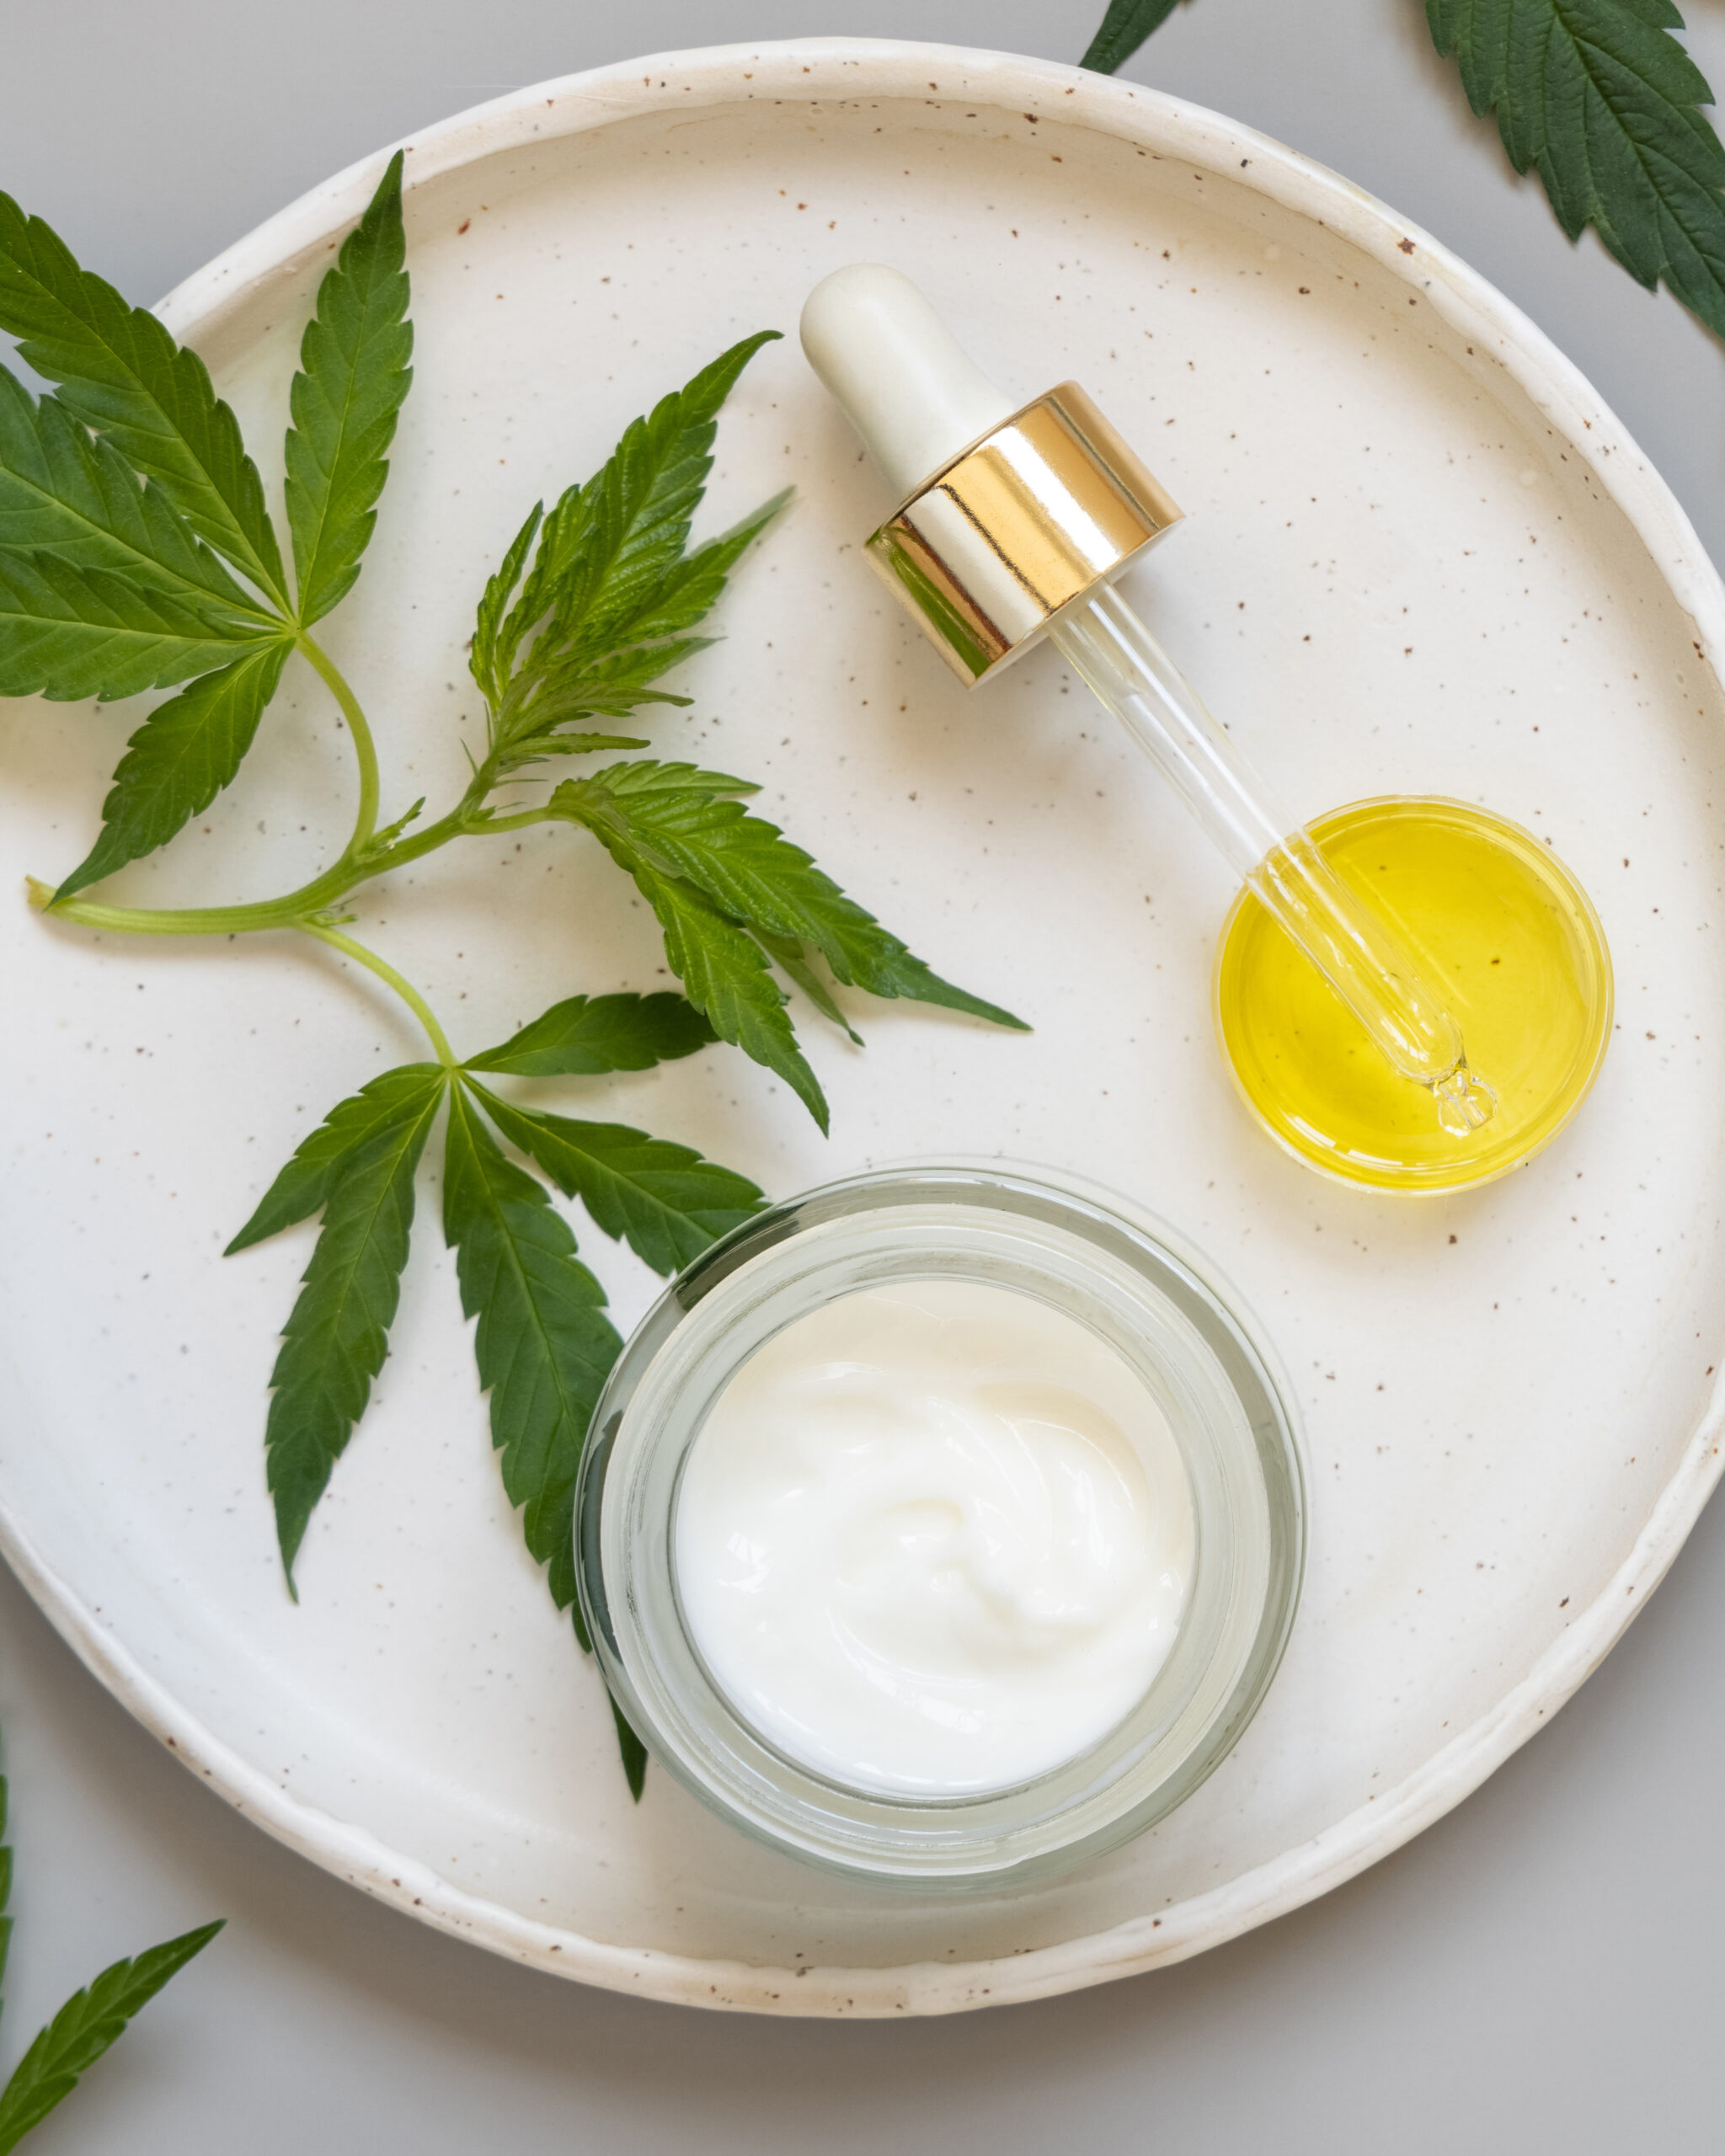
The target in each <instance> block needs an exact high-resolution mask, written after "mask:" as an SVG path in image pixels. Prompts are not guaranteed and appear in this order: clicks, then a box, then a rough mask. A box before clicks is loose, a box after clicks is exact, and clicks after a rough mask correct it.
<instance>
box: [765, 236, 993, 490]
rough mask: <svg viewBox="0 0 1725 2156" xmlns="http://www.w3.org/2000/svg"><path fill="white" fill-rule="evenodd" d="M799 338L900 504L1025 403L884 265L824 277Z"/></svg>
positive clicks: (909, 285)
mask: <svg viewBox="0 0 1725 2156" xmlns="http://www.w3.org/2000/svg"><path fill="white" fill-rule="evenodd" d="M802 337H803V350H804V352H805V353H806V354H807V355H808V358H809V366H812V367H813V368H814V371H815V372H816V374H818V375H819V376H820V379H821V380H822V382H825V384H826V387H828V389H829V390H830V391H831V392H832V395H833V397H834V398H835V400H836V402H837V403H838V404H839V406H840V408H841V410H842V411H843V412H844V414H845V416H846V419H849V421H850V422H851V424H852V426H853V427H854V428H855V429H856V430H857V433H858V434H859V435H861V436H862V437H863V447H864V448H865V449H867V451H868V453H869V455H870V456H872V457H873V459H874V462H875V463H876V464H877V465H878V466H879V468H880V471H881V472H882V473H883V474H884V477H885V478H886V480H887V483H888V484H889V486H890V487H891V488H892V490H893V493H894V495H895V497H897V498H899V499H903V498H904V497H905V496H906V495H908V494H914V493H915V492H916V490H917V489H918V488H920V487H921V484H922V483H923V481H924V480H925V479H928V478H932V477H933V475H934V474H935V473H936V472H938V471H940V470H941V469H942V467H943V466H945V465H948V464H950V463H951V462H952V461H953V458H954V457H955V456H957V455H958V454H959V451H960V450H963V449H968V448H969V446H970V444H971V443H972V442H974V441H975V440H978V439H979V437H980V436H981V435H985V434H991V433H992V432H993V431H994V430H995V429H996V427H997V426H999V425H1001V423H1002V422H1003V421H1005V420H1007V419H1011V418H1012V414H1013V413H1014V412H1016V411H1017V409H1018V407H1019V405H1020V403H1023V399H1022V398H1011V397H1008V396H1007V394H1006V392H1005V391H1004V390H1000V389H996V387H995V386H994V384H993V383H992V382H991V381H990V380H989V378H988V376H986V375H985V374H984V373H983V371H982V370H981V369H980V367H979V366H977V365H976V364H975V361H974V360H972V359H971V358H970V357H969V355H968V354H967V353H966V352H964V350H963V349H962V348H961V347H960V345H959V341H958V339H957V338H955V337H954V336H953V333H952V331H951V330H950V329H948V328H947V326H946V324H945V323H943V321H942V320H941V318H940V317H939V316H938V315H937V313H936V312H935V311H934V309H933V308H932V307H931V306H930V305H929V303H928V302H927V300H926V299H925V298H924V297H923V296H922V294H921V292H920V291H918V290H917V289H916V286H915V285H913V284H912V283H911V280H910V279H909V278H908V277H906V276H905V275H904V274H903V273H902V272H901V271H900V270H889V269H888V268H887V267H886V266H885V264H884V263H879V262H853V263H852V264H850V266H849V267H848V268H847V269H844V270H834V271H833V273H832V275H830V277H823V278H822V280H820V283H819V284H818V285H817V286H815V287H814V291H812V292H810V293H809V297H808V299H807V300H806V301H805V302H804V307H803V322H802Z"/></svg>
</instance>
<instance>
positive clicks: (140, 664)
mask: <svg viewBox="0 0 1725 2156" xmlns="http://www.w3.org/2000/svg"><path fill="white" fill-rule="evenodd" d="M270 640H271V639H270V638H269V637H268V636H267V635H260V634H259V631H258V630H257V629H256V628H255V627H252V626H251V625H249V624H248V623H245V622H238V621H236V620H234V619H233V618H232V616H222V615H221V614H219V613H217V612H216V611H215V609H214V607H213V606H211V605H209V604H208V603H207V602H206V604H203V605H197V604H194V603H192V602H190V601H189V600H184V599H181V598H179V597H177V596H175V595H173V594H171V593H169V592H167V591H163V590H158V589H157V588H155V587H154V586H152V585H151V584H143V583H140V582H136V581H134V580H133V579H131V578H128V577H122V576H116V575H115V574H113V573H112V572H111V571H109V570H108V569H104V568H80V567H78V566H77V565H76V564H75V563H72V562H69V561H67V559H66V558H65V557H64V556H63V555H60V554H48V553H39V554H34V555H29V554H4V555H0V696H48V697H51V698H53V699H54V700H55V701H56V702H61V703H70V702H82V700H83V698H85V697H86V696H99V697H101V698H102V699H103V700H104V702H107V701H109V700H111V699H113V698H115V697H119V696H137V695H138V694H140V693H141V691H143V690H145V689H166V688H170V687H172V686H173V685H174V683H175V682H177V681H184V680H190V677H191V676H192V675H195V674H208V673H211V672H213V670H215V669H216V667H218V666H225V665H226V664H227V663H228V662H229V660H231V659H236V658H238V657H241V656H243V655H244V654H248V653H252V652H257V651H259V650H261V649H263V648H264V646H265V644H266V643H268V642H270Z"/></svg>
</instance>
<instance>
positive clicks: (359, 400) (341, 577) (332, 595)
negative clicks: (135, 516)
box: [287, 150, 414, 625]
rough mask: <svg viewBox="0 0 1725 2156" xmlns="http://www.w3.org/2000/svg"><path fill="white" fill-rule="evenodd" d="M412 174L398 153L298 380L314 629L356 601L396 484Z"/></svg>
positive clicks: (296, 481) (322, 306) (299, 557)
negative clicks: (405, 206) (389, 485)
mask: <svg viewBox="0 0 1725 2156" xmlns="http://www.w3.org/2000/svg"><path fill="white" fill-rule="evenodd" d="M401 168H402V152H400V151H399V150H398V151H397V152H396V153H395V155H394V157H392V158H391V159H390V162H389V169H388V170H387V172H386V173H384V175H383V179H382V184H381V185H380V186H379V188H378V189H377V193H376V194H375V195H373V196H372V198H371V203H370V205H369V206H368V207H367V209H366V214H365V216H363V217H361V218H360V221H359V223H358V225H357V226H356V227H355V229H354V230H353V231H352V232H350V233H349V234H348V237H347V238H346V239H345V241H344V243H343V244H342V249H341V253H340V256H339V259H338V260H337V263H336V266H335V267H334V269H333V270H331V271H330V272H329V273H328V275H327V276H326V277H325V278H324V280H323V285H322V286H321V288H320V289H319V291H318V312H317V316H316V318H315V319H314V320H313V321H312V323H310V325H309V326H308V327H307V330H306V335H305V341H304V344H302V347H301V350H300V371H299V372H298V373H297V374H296V376H294V378H293V389H292V392H291V405H292V410H293V420H294V423H293V426H292V428H291V430H289V433H288V437H287V520H288V523H289V526H291V530H292V532H293V563H294V574H295V576H296V579H297V580H298V584H299V595H300V608H299V611H300V619H301V621H302V622H305V623H307V625H309V624H310V623H311V622H316V621H319V620H321V619H322V617H323V616H324V615H325V614H327V613H328V611H329V610H330V608H331V607H332V606H336V605H338V604H339V602H340V601H341V600H343V599H344V598H345V597H346V596H347V594H348V593H349V592H350V590H352V588H353V585H354V582H355V579H356V578H357V577H358V575H359V574H360V555H361V554H363V553H364V552H365V551H366V545H367V543H368V542H369V541H370V539H371V528H372V526H374V525H375V524H376V522H377V515H376V511H375V506H374V505H375V504H376V502H377V498H378V496H379V495H380V494H382V492H383V483H384V481H385V480H386V479H387V478H388V476H389V466H388V464H387V462H386V461H385V456H384V452H385V451H387V449H388V447H389V445H390V443H391V441H392V440H393V439H394V435H395V423H396V419H397V417H398V414H399V413H400V411H401V408H402V403H403V399H404V398H406V396H407V393H408V388H409V384H410V383H411V382H412V381H413V378H414V377H413V370H412V368H411V367H409V365H408V355H409V353H410V352H411V351H412V350H413V348H414V333H413V330H412V329H411V328H409V324H408V323H407V322H406V320H405V319H404V318H405V316H406V314H407V309H408V280H407V273H406V271H405V270H404V269H403V266H402V265H403V263H404V262H405V260H406V259H407V241H406V237H405V236H404V234H403V231H402V216H401Z"/></svg>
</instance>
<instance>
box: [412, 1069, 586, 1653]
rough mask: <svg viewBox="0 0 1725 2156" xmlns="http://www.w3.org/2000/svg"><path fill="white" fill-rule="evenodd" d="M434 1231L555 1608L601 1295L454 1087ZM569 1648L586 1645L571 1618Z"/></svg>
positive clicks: (538, 1194)
mask: <svg viewBox="0 0 1725 2156" xmlns="http://www.w3.org/2000/svg"><path fill="white" fill-rule="evenodd" d="M443 1232H444V1238H445V1240H446V1241H447V1242H448V1243H449V1244H450V1245H451V1246H452V1247H453V1249H454V1250H455V1252H456V1268H457V1274H458V1277H459V1278H460V1281H461V1290H462V1310H464V1311H465V1312H466V1314H467V1315H468V1316H469V1317H476V1318H478V1321H479V1323H478V1331H477V1333H476V1335H475V1341H474V1350H475V1353H476V1354H477V1356H478V1364H479V1383H480V1385H482V1387H483V1388H485V1389H486V1390H489V1393H490V1395H491V1441H492V1443H493V1444H494V1446H495V1447H496V1448H497V1450H498V1452H499V1454H500V1455H501V1464H502V1468H503V1486H504V1489H505V1492H507V1494H508V1497H509V1501H510V1503H511V1504H512V1505H515V1506H516V1507H518V1508H521V1515H522V1518H521V1526H522V1531H523V1534H525V1536H526V1544H527V1548H528V1550H530V1551H531V1554H532V1556H534V1557H535V1558H536V1559H537V1561H538V1562H539V1563H540V1564H542V1565H545V1566H548V1567H549V1569H550V1579H549V1585H550V1588H551V1593H552V1596H553V1599H554V1600H555V1602H556V1604H557V1606H558V1609H571V1608H572V1606H573V1604H574V1599H575V1550H574V1502H575V1476H576V1474H577V1472H578V1470H579V1467H580V1464H581V1448H582V1446H583V1445H584V1444H585V1442H586V1438H587V1425H588V1422H589V1421H590V1418H591V1416H592V1413H593V1409H594V1406H595V1403H596V1402H597V1401H598V1398H599V1395H600V1391H601V1388H602V1387H603V1385H604V1384H605V1380H606V1377H607V1376H608V1375H609V1374H610V1370H611V1364H613V1363H614V1362H615V1361H616V1360H617V1356H618V1354H619V1353H621V1352H622V1341H621V1340H620V1339H619V1338H618V1337H617V1331H616V1329H615V1327H614V1326H612V1325H611V1321H610V1319H609V1318H607V1317H606V1315H605V1291H604V1289H602V1288H601V1286H600V1285H599V1283H598V1282H597V1281H596V1280H595V1278H593V1275H592V1274H591V1273H590V1272H588V1270H587V1268H586V1267H585V1265H582V1264H581V1263H580V1262H579V1261H578V1260H577V1258H576V1257H575V1239H574V1235H573V1234H572V1233H571V1232H570V1230H569V1223H568V1222H567V1221H566V1220H565V1219H563V1215H562V1214H560V1213H558V1211H557V1210H556V1209H555V1208H554V1207H553V1204H552V1203H551V1200H550V1198H548V1197H547V1194H546V1193H545V1190H544V1188H543V1187H542V1185H541V1184H539V1183H537V1182H535V1181H534V1180H533V1178H532V1177H531V1176H530V1175H528V1174H527V1173H526V1171H524V1170H523V1169H521V1168H518V1167H516V1166H515V1163H514V1162H513V1161H508V1160H505V1157H504V1155H503V1154H502V1152H501V1151H500V1150H499V1147H498V1145H497V1141H496V1140H495V1139H494V1138H493V1137H492V1136H491V1134H490V1133H489V1131H488V1130H487V1129H485V1127H484V1125H483V1123H481V1122H480V1121H479V1120H478V1116H477V1115H476V1113H474V1110H473V1106H472V1104H471V1103H470V1102H468V1101H467V1098H466V1097H465V1096H464V1095H463V1093H462V1091H459V1090H457V1091H453V1092H452V1093H451V1097H450V1107H449V1132H448V1138H447V1140H446V1146H445V1153H444V1182H443ZM574 1621H575V1629H576V1632H577V1634H578V1635H579V1636H580V1639H581V1644H582V1645H583V1646H586V1645H587V1644H588V1642H587V1640H586V1636H585V1630H583V1627H582V1625H581V1622H580V1615H579V1611H576V1612H575V1617H574Z"/></svg>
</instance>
